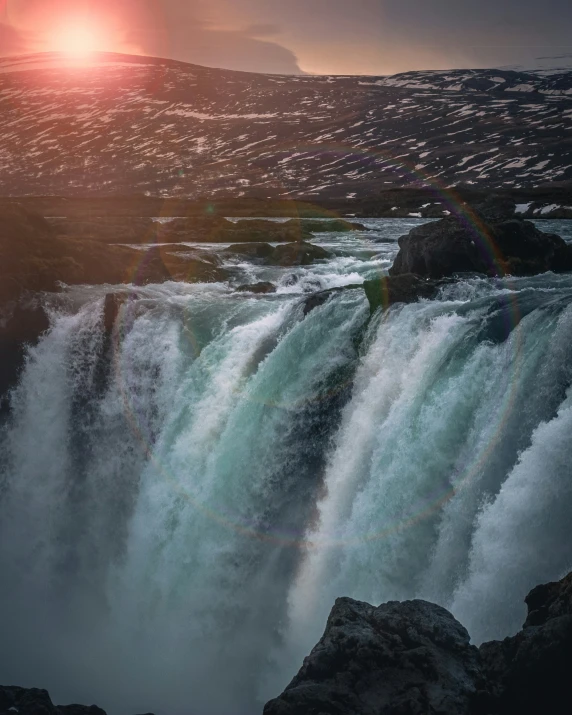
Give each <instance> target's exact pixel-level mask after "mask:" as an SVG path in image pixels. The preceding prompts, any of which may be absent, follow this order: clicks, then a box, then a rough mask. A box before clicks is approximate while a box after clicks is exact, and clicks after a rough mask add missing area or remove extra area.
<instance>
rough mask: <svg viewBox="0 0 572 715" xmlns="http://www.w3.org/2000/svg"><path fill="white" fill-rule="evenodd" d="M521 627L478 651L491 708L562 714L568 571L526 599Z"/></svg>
mask: <svg viewBox="0 0 572 715" xmlns="http://www.w3.org/2000/svg"><path fill="white" fill-rule="evenodd" d="M525 600H526V603H527V605H528V617H527V619H526V621H525V623H524V626H523V630H522V631H520V632H519V633H517V635H515V636H513V637H511V638H505V639H504V640H503V641H491V642H490V643H484V644H483V645H482V646H481V647H480V649H479V652H480V658H481V666H482V670H483V674H484V676H485V678H486V681H487V688H488V690H489V692H490V693H491V695H492V696H494V707H493V708H491V711H492V712H494V713H498V714H499V715H538V713H550V715H564V714H565V713H569V712H570V710H571V708H570V690H569V687H570V686H569V683H570V664H571V663H572V574H569V575H568V576H566V577H565V578H564V579H562V580H561V581H559V582H556V583H549V584H545V585H543V586H537V587H536V588H535V589H533V590H532V591H531V592H530V593H529V594H528V596H527V598H526V599H525Z"/></svg>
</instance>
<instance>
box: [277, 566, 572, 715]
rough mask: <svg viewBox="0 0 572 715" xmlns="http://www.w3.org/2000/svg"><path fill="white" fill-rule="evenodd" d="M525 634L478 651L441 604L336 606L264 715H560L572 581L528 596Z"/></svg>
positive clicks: (566, 707) (564, 701)
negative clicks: (320, 634) (322, 633)
mask: <svg viewBox="0 0 572 715" xmlns="http://www.w3.org/2000/svg"><path fill="white" fill-rule="evenodd" d="M526 603H527V605H528V611H529V612H528V618H527V620H526V622H525V624H524V626H523V630H522V631H521V632H520V633H518V634H517V635H516V636H514V637H510V638H506V639H505V640H504V641H492V642H490V643H485V644H483V645H482V646H481V647H480V648H479V649H477V648H476V647H475V646H472V645H470V642H469V634H468V633H467V631H466V630H465V629H464V628H463V626H462V625H461V624H460V623H459V622H458V621H456V620H455V618H453V616H452V615H451V614H450V613H449V612H448V611H446V610H445V609H444V608H441V607H440V606H436V605H434V604H431V603H427V602H426V601H405V602H403V603H399V602H396V601H392V602H389V603H386V604H383V605H381V606H379V607H378V608H375V607H374V606H370V605H369V604H367V603H361V602H359V601H354V600H352V599H350V598H340V599H338V600H337V601H336V604H335V606H334V608H333V609H332V612H331V614H330V617H329V619H328V622H327V625H326V630H325V633H324V635H323V636H322V639H321V640H320V642H319V643H318V644H317V645H316V647H315V648H314V649H313V650H312V652H311V653H310V655H309V656H308V657H307V658H306V659H305V660H304V664H303V666H302V668H301V669H300V672H299V673H298V674H297V675H296V677H295V678H294V679H293V680H292V682H291V683H290V685H288V687H287V688H286V690H285V691H284V692H283V693H282V694H281V695H280V696H279V697H278V698H276V699H274V700H271V701H270V702H269V703H268V704H267V705H266V707H265V708H264V715H540V714H541V713H546V714H547V715H564V713H569V712H570V711H571V707H570V693H569V673H570V665H571V664H572V574H569V575H568V576H567V577H566V578H564V579H563V580H562V581H560V582H557V583H550V584H547V585H544V586H538V587H537V588H535V589H534V590H533V591H531V592H530V594H529V595H528V597H527V598H526Z"/></svg>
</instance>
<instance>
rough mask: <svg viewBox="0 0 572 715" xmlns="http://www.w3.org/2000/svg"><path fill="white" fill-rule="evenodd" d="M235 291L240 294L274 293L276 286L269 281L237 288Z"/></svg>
mask: <svg viewBox="0 0 572 715" xmlns="http://www.w3.org/2000/svg"><path fill="white" fill-rule="evenodd" d="M236 290H237V291H240V292H241V293H261V294H263V293H276V286H275V285H274V283H270V282H269V281H261V282H260V283H252V284H249V285H242V286H238V288H237V289H236Z"/></svg>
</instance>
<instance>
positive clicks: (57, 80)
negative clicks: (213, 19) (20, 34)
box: [0, 53, 572, 199]
mask: <svg viewBox="0 0 572 715" xmlns="http://www.w3.org/2000/svg"><path fill="white" fill-rule="evenodd" d="M0 121H1V123H2V132H1V133H0V169H1V170H0V194H1V195H28V194H34V195H56V194H57V195H70V196H73V195H76V196H82V195H93V194H96V195H109V194H126V193H128V194H133V193H147V194H150V195H154V196H186V197H190V198H194V197H199V196H203V197H204V196H212V197H219V198H220V197H226V196H228V197H238V196H256V197H304V198H308V199H320V198H321V199H347V198H354V197H355V198H362V197H365V196H371V195H375V194H376V193H378V192H379V191H383V190H386V189H388V188H391V187H397V186H413V187H416V186H429V187H431V186H437V187H443V186H467V187H474V188H475V189H477V188H478V189H500V188H527V187H535V186H570V185H571V184H572V131H571V130H572V70H562V71H557V70H542V71H538V72H517V71H512V70H510V71H509V70H490V69H487V70H447V71H424V72H407V73H404V74H399V75H395V76H392V77H356V76H351V77H349V76H340V77H334V76H292V77H290V76H280V75H256V74H249V73H242V72H233V71H229V70H218V69H212V68H206V67H199V66H197V65H189V64H185V63H182V62H177V61H172V60H162V59H156V58H150V57H138V56H129V55H117V54H111V53H101V54H98V55H97V56H96V57H95V58H94V61H93V62H92V63H91V64H90V65H87V66H82V67H70V66H68V65H66V63H65V62H64V61H63V60H62V57H61V56H59V55H55V54H43V55H27V56H25V57H9V58H1V59H0Z"/></svg>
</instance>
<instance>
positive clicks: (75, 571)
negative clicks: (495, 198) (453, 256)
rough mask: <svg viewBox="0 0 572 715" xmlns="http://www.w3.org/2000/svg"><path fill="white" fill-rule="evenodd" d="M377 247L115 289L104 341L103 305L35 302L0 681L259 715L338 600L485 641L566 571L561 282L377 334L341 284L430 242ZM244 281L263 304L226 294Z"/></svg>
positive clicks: (570, 303) (486, 286)
mask: <svg viewBox="0 0 572 715" xmlns="http://www.w3.org/2000/svg"><path fill="white" fill-rule="evenodd" d="M370 223H371V228H372V230H371V231H368V232H364V233H358V234H357V235H354V234H350V235H348V234H343V235H342V234H339V235H324V236H321V237H320V238H319V239H317V242H319V243H321V244H322V245H325V246H328V247H329V248H331V249H332V250H335V251H336V252H337V253H338V254H339V255H337V256H336V257H334V258H332V259H331V260H328V261H326V262H323V263H321V264H317V265H315V266H310V267H308V268H296V269H286V268H269V267H261V266H254V265H251V264H242V263H240V262H238V261H228V265H229V266H230V267H231V268H232V270H233V271H234V273H233V277H232V279H231V281H230V282H229V283H228V284H209V285H206V284H197V285H186V284H179V283H167V284H163V285H160V286H147V287H145V288H137V289H131V288H129V287H117V288H115V290H119V291H122V292H123V293H124V294H125V295H126V296H129V300H127V301H126V302H125V304H124V305H123V307H122V308H121V311H120V315H119V319H118V322H117V323H116V328H115V332H114V335H113V339H112V340H111V341H109V340H107V339H106V337H105V335H104V333H103V305H104V295H105V293H107V292H110V291H111V290H114V289H113V288H110V287H109V286H107V287H105V288H102V287H89V286H86V287H79V288H75V289H73V290H70V291H69V292H68V293H67V294H66V295H65V296H63V297H60V298H52V299H51V303H50V305H51V310H52V328H51V330H50V331H49V332H48V333H47V334H46V335H45V336H44V337H43V339H42V340H41V341H40V343H39V344H38V346H37V347H35V348H33V349H31V350H30V352H29V356H28V361H27V364H26V366H25V369H24V371H23V373H22V376H21V380H20V383H19V385H18V387H17V389H16V390H15V391H14V393H13V395H12V408H13V410H12V416H11V419H10V421H9V423H7V424H6V425H5V426H4V428H3V432H2V442H3V444H2V462H1V465H2V475H3V476H2V482H0V484H1V491H0V496H1V506H0V515H1V522H0V537H1V539H0V564H1V566H2V574H3V577H4V578H3V582H4V586H3V589H2V592H1V593H0V624H1V627H2V632H3V634H4V645H5V647H4V649H3V655H1V656H0V663H1V666H2V671H3V673H4V675H3V678H4V680H5V681H6V682H8V681H10V682H14V683H19V684H22V685H35V686H39V687H46V688H48V689H50V692H51V693H52V695H53V697H54V700H55V701H57V702H70V701H79V702H97V703H98V704H99V705H101V706H102V707H104V708H106V709H108V711H109V712H111V713H120V712H122V713H125V712H131V713H134V712H147V711H153V712H156V713H159V714H160V713H165V714H167V713H169V714H172V713H185V715H186V714H188V713H197V715H198V714H200V715H211V714H212V715H222V714H223V713H224V714H226V713H233V715H242V714H243V713H244V714H245V715H250V714H251V713H258V712H260V711H261V709H262V705H263V703H264V701H265V700H266V699H268V698H270V697H271V696H273V695H276V694H277V693H278V692H279V691H280V690H281V689H282V688H283V687H284V686H285V685H286V684H287V682H288V681H289V679H290V678H291V677H292V676H293V675H294V673H295V672H296V670H297V669H298V667H299V666H300V664H301V659H302V657H303V656H304V655H305V654H307V653H308V652H309V650H310V649H311V647H312V646H313V645H314V643H315V642H316V640H317V639H318V638H319V636H320V635H321V632H322V631H323V628H324V625H325V620H326V618H327V615H328V613H329V610H330V608H331V606H332V604H333V601H334V599H335V598H336V597H338V596H341V595H346V596H352V597H355V598H359V599H364V600H367V601H370V602H373V603H380V602H382V601H385V600H388V599H403V598H411V597H422V598H427V599H431V600H435V601H437V602H439V603H441V604H442V605H444V606H446V607H447V608H450V609H452V611H453V613H454V614H455V615H456V616H457V617H458V618H459V619H460V620H461V621H462V622H463V623H464V624H465V625H466V626H467V627H468V628H469V631H470V632H471V634H472V636H473V639H474V640H475V642H480V641H482V640H486V639H490V638H500V637H503V636H505V635H508V634H510V633H513V632H515V631H516V630H517V629H518V628H519V627H520V625H521V623H522V621H523V619H524V615H525V609H524V604H523V598H524V596H525V595H526V593H527V591H528V590H529V589H530V588H531V587H532V586H534V585H536V584H537V583H539V582H541V581H546V580H551V579H555V578H557V577H559V576H560V575H561V574H562V573H564V572H565V571H566V570H567V569H569V568H570V566H571V564H572V546H571V543H572V542H571V541H570V526H569V514H570V512H571V509H572V481H571V480H570V466H569V465H570V464H571V463H572V449H571V444H570V437H569V435H570V428H571V427H572V424H571V422H572V410H571V403H570V384H571V377H572V275H561V276H554V275H551V274H546V275H544V276H536V277H533V278H522V279H514V280H506V281H500V280H492V279H480V278H472V279H468V280H464V281H461V282H459V283H458V284H456V285H454V286H449V287H448V288H447V289H446V290H445V291H443V292H442V293H441V295H440V296H439V297H438V298H437V299H436V300H434V301H423V302H419V303H416V304H412V305H407V306H394V307H393V308H392V309H391V310H389V311H388V312H387V313H384V314H377V315H375V316H373V318H371V319H370V316H369V307H368V304H367V301H366V299H365V295H364V293H363V290H362V289H361V288H360V287H359V284H360V282H362V281H363V280H364V278H366V277H372V276H374V275H378V274H379V273H380V272H383V271H384V270H386V268H387V267H388V266H389V265H390V264H391V261H392V260H393V257H394V256H395V253H396V250H397V246H396V243H395V241H396V238H397V237H398V236H399V235H401V234H402V233H404V232H406V231H407V230H409V228H410V227H411V226H412V225H415V224H418V223H421V222H420V221H415V220H409V219H408V220H402V221H397V220H393V221H388V220H385V221H384V220H372V221H371V222H368V224H370ZM544 223H546V222H544ZM544 223H543V225H544ZM555 223H556V224H557V226H556V228H558V229H559V230H560V231H561V232H565V230H564V229H566V230H568V229H567V225H568V224H565V222H555ZM219 249H220V247H219ZM292 276H295V279H294V278H292ZM247 279H248V280H247ZM253 280H272V281H273V282H275V283H276V284H277V285H278V292H277V293H276V294H272V295H263V296H254V295H251V294H248V293H246V294H244V293H237V292H235V291H234V286H235V285H237V284H240V283H241V282H242V283H245V282H252V281H253ZM349 284H351V285H355V286H357V287H354V288H350V289H348V290H345V291H341V292H337V293H334V294H333V295H331V296H330V297H329V299H328V300H327V301H326V302H325V303H324V304H323V305H321V306H319V307H317V308H315V309H314V310H313V311H311V312H310V313H308V314H307V315H306V316H304V300H305V298H306V297H307V295H309V294H310V293H311V292H312V291H315V290H319V289H325V288H329V287H335V286H338V287H339V286H342V285H349Z"/></svg>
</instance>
